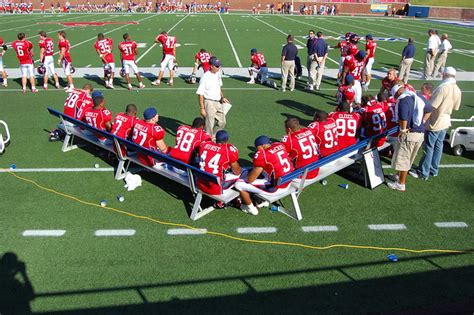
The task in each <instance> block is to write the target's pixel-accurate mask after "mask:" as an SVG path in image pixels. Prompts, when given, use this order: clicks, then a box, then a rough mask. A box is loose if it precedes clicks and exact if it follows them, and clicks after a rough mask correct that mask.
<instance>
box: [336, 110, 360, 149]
mask: <svg viewBox="0 0 474 315" xmlns="http://www.w3.org/2000/svg"><path fill="white" fill-rule="evenodd" d="M328 117H329V118H331V119H334V121H335V122H336V125H337V136H338V143H339V149H344V148H347V147H348V146H351V145H353V144H355V143H356V142H357V136H358V134H359V133H360V132H359V131H360V127H361V124H362V118H361V115H360V114H359V113H355V112H353V113H351V107H350V105H349V104H348V103H347V102H345V103H341V104H339V106H338V110H337V111H336V112H332V113H330V114H329V115H328Z"/></svg>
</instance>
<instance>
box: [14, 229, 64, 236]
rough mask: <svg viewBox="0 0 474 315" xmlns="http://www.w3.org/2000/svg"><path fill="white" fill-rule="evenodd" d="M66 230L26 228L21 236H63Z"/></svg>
mask: <svg viewBox="0 0 474 315" xmlns="http://www.w3.org/2000/svg"><path fill="white" fill-rule="evenodd" d="M65 233H66V230H26V231H23V234H22V235H23V236H56V237H58V236H63V235H64V234H65Z"/></svg>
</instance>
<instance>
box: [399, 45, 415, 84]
mask: <svg viewBox="0 0 474 315" xmlns="http://www.w3.org/2000/svg"><path fill="white" fill-rule="evenodd" d="M413 43H414V40H413V37H410V38H409V39H408V45H406V46H405V48H403V51H402V60H401V61H400V71H399V72H400V73H399V77H400V80H402V81H403V82H404V83H405V84H406V83H407V82H408V77H409V76H410V69H411V65H412V64H413V60H414V57H415V45H414V44H413Z"/></svg>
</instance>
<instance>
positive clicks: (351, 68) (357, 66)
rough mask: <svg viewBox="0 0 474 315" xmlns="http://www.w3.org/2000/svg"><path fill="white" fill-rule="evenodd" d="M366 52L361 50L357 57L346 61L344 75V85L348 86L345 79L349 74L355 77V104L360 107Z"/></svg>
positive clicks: (350, 57)
mask: <svg viewBox="0 0 474 315" xmlns="http://www.w3.org/2000/svg"><path fill="white" fill-rule="evenodd" d="M365 64H366V60H365V51H363V50H360V51H359V52H357V54H356V55H355V56H352V55H350V56H347V57H346V60H345V61H344V72H343V73H342V84H346V81H345V78H346V76H347V75H348V74H351V75H352V76H353V77H354V91H355V96H354V102H355V104H356V105H360V102H361V98H362V85H363V83H364V81H363V79H364V73H365Z"/></svg>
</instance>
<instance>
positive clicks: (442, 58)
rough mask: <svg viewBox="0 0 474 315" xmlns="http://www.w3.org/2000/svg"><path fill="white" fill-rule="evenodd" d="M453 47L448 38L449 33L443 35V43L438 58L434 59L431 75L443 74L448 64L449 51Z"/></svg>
mask: <svg viewBox="0 0 474 315" xmlns="http://www.w3.org/2000/svg"><path fill="white" fill-rule="evenodd" d="M451 49H453V46H452V45H451V43H450V42H449V40H448V34H443V35H441V45H440V46H439V51H438V53H437V54H436V59H435V61H434V69H433V73H432V74H431V76H432V77H433V78H435V77H436V78H439V77H441V75H442V71H443V69H444V67H445V65H446V59H448V52H450V51H451Z"/></svg>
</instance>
